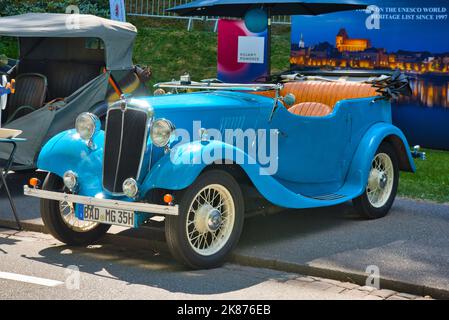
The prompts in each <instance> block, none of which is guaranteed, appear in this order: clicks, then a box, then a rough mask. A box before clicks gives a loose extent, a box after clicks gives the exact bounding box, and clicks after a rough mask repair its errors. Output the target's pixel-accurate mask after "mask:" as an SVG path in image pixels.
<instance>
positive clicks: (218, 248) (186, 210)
mask: <svg viewBox="0 0 449 320" xmlns="http://www.w3.org/2000/svg"><path fill="white" fill-rule="evenodd" d="M178 204H179V215H178V216H167V217H166V218H165V237H166V240H167V244H168V247H169V249H170V252H171V253H172V255H173V256H174V257H175V258H176V259H177V260H178V261H180V262H181V263H183V264H186V265H187V266H189V267H191V268H194V269H208V268H214V267H219V266H221V265H222V264H223V263H224V261H225V260H226V258H227V257H228V255H229V253H230V252H231V251H232V249H234V247H235V246H236V245H237V243H238V240H239V238H240V234H241V232H242V228H243V220H244V212H245V208H244V200H243V195H242V191H241V189H240V186H239V184H238V183H237V181H236V180H235V179H234V177H233V176H232V175H230V174H229V173H227V172H226V171H224V170H210V171H206V172H204V173H203V174H201V175H200V176H199V177H198V178H197V180H196V181H195V182H194V183H193V184H192V185H191V186H190V187H189V188H188V189H186V190H185V192H183V194H182V195H180V199H179V202H178Z"/></svg>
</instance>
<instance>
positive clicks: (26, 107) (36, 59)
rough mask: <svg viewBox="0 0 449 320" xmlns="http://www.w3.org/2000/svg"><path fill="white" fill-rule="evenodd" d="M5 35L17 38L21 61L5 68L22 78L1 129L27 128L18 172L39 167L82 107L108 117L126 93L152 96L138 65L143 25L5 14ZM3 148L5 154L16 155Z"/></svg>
mask: <svg viewBox="0 0 449 320" xmlns="http://www.w3.org/2000/svg"><path fill="white" fill-rule="evenodd" d="M0 36H7V37H15V38H18V43H19V55H18V56H19V57H18V60H11V59H8V62H7V64H3V65H2V66H1V69H0V73H1V74H3V75H7V77H8V78H9V79H15V80H16V89H17V90H16V93H15V94H13V95H9V96H8V102H7V105H6V108H5V110H3V111H2V127H4V128H11V129H17V130H21V131H23V133H22V135H21V136H20V137H21V138H25V139H27V140H26V141H25V142H22V143H20V144H18V147H17V153H16V155H15V163H14V166H13V167H14V169H15V170H22V169H33V168H35V167H36V160H37V155H38V154H39V151H40V150H41V148H42V146H43V145H44V144H45V142H46V141H48V140H49V139H50V138H51V137H53V136H54V135H56V134H57V133H59V132H61V131H63V130H66V129H68V128H71V127H73V126H74V123H75V119H76V117H77V116H78V115H79V114H80V113H82V112H86V111H89V112H92V113H93V114H96V115H97V116H98V117H99V118H100V119H102V120H103V121H104V119H105V115H106V110H107V106H108V103H110V102H113V101H116V100H118V99H119V98H120V95H121V94H122V93H133V94H135V95H141V94H147V90H146V88H145V86H144V82H145V81H146V80H148V79H147V78H145V76H143V72H142V71H143V70H142V69H140V68H138V67H137V68H136V66H134V65H133V63H132V49H133V43H134V39H135V37H136V28H135V27H134V26H133V25H131V24H129V23H122V22H116V21H112V20H108V19H103V18H99V17H96V16H91V15H67V14H49V13H48V14H47V13H33V14H24V15H19V16H9V17H1V18H0ZM7 148H8V147H7V146H0V159H6V158H7V157H8V156H9V150H8V149H7Z"/></svg>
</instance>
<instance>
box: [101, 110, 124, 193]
mask: <svg viewBox="0 0 449 320" xmlns="http://www.w3.org/2000/svg"><path fill="white" fill-rule="evenodd" d="M125 112H126V109H125V110H122V126H121V128H120V147H119V149H118V156H117V158H118V159H117V166H116V167H115V177H114V185H113V188H114V189H115V185H116V184H117V176H118V169H119V167H120V158H121V157H122V147H123V128H124V126H125ZM105 137H106V133H105ZM105 145H106V140H105ZM103 161H104V155H103ZM103 168H104V166H103ZM103 170H104V169H103ZM119 193H120V192H119Z"/></svg>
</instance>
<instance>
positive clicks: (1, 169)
mask: <svg viewBox="0 0 449 320" xmlns="http://www.w3.org/2000/svg"><path fill="white" fill-rule="evenodd" d="M25 140H26V139H21V138H11V139H0V143H6V144H10V145H12V149H11V153H10V155H9V158H8V160H6V162H4V163H2V164H0V190H1V189H2V187H5V190H6V194H7V196H8V200H9V204H10V205H11V209H12V213H13V215H14V219H15V220H16V224H17V228H16V229H17V230H22V229H23V228H22V225H21V223H20V220H19V217H18V215H17V210H16V206H15V204H14V201H13V199H12V196H11V192H10V191H9V187H8V184H7V182H6V178H7V176H8V173H9V170H10V169H11V166H12V164H13V161H14V155H15V153H16V149H17V142H21V141H25ZM2 227H6V228H10V226H2Z"/></svg>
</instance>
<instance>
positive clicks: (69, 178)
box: [62, 170, 78, 191]
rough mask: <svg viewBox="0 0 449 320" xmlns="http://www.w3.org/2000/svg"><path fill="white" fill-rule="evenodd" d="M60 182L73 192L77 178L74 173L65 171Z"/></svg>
mask: <svg viewBox="0 0 449 320" xmlns="http://www.w3.org/2000/svg"><path fill="white" fill-rule="evenodd" d="M62 180H63V181H64V185H65V186H66V187H67V189H69V190H70V191H73V190H74V189H75V188H76V186H77V185H78V177H77V175H76V173H75V172H73V171H71V170H69V171H66V172H65V173H64V176H63V177H62Z"/></svg>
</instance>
